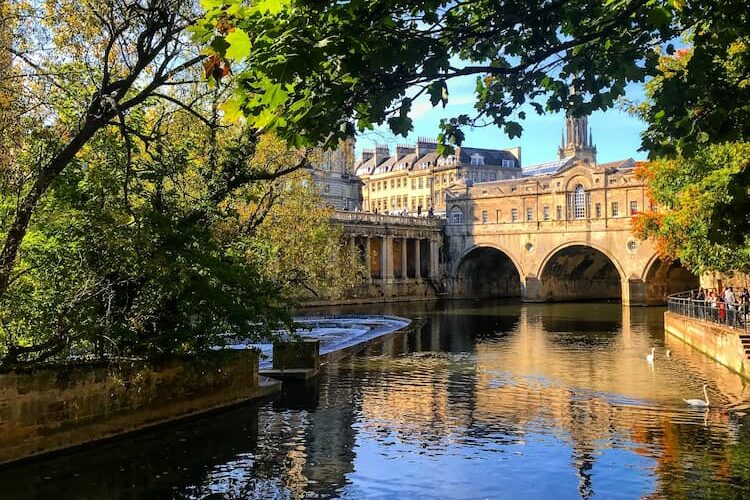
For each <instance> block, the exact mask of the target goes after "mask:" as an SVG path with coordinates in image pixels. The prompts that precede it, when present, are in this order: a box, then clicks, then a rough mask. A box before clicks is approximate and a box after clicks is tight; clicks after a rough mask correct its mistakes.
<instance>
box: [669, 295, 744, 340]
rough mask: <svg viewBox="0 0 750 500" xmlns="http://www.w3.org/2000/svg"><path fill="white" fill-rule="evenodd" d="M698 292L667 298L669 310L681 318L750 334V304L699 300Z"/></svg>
mask: <svg viewBox="0 0 750 500" xmlns="http://www.w3.org/2000/svg"><path fill="white" fill-rule="evenodd" d="M695 296H696V290H689V291H687V292H680V293H675V294H673V295H670V296H669V297H667V310H668V311H669V312H671V313H674V314H679V315H680V316H685V317H688V318H694V319H697V320H701V321H705V322H707V323H715V324H717V325H721V326H725V327H727V328H732V329H735V330H739V331H741V332H745V333H748V331H749V330H750V329H748V325H747V323H748V320H749V319H750V304H743V303H740V302H734V303H726V302H714V301H711V300H697V299H694V298H693V297H695Z"/></svg>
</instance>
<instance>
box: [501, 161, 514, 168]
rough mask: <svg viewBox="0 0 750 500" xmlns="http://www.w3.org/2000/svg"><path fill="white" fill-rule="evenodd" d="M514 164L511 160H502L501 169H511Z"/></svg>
mask: <svg viewBox="0 0 750 500" xmlns="http://www.w3.org/2000/svg"><path fill="white" fill-rule="evenodd" d="M515 163H516V162H514V161H513V160H503V168H513V167H514V166H515Z"/></svg>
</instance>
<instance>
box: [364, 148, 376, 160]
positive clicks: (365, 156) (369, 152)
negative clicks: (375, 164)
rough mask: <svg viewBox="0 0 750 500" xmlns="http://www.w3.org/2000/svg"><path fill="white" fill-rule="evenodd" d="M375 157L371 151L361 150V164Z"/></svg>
mask: <svg viewBox="0 0 750 500" xmlns="http://www.w3.org/2000/svg"><path fill="white" fill-rule="evenodd" d="M373 156H375V151H374V150H372V149H363V150H362V163H364V162H366V161H367V160H369V159H370V158H372V157H373Z"/></svg>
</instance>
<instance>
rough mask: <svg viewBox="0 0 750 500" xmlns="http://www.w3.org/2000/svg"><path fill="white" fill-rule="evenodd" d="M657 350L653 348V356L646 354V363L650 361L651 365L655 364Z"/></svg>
mask: <svg viewBox="0 0 750 500" xmlns="http://www.w3.org/2000/svg"><path fill="white" fill-rule="evenodd" d="M655 350H656V347H652V348H651V354H646V361H648V362H649V363H653V362H654V351H655Z"/></svg>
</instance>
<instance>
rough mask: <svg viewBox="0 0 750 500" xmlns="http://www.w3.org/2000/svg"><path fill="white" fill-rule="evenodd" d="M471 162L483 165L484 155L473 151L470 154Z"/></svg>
mask: <svg viewBox="0 0 750 500" xmlns="http://www.w3.org/2000/svg"><path fill="white" fill-rule="evenodd" d="M471 164H472V165H484V156H482V155H480V154H479V153H474V154H473V155H471Z"/></svg>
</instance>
